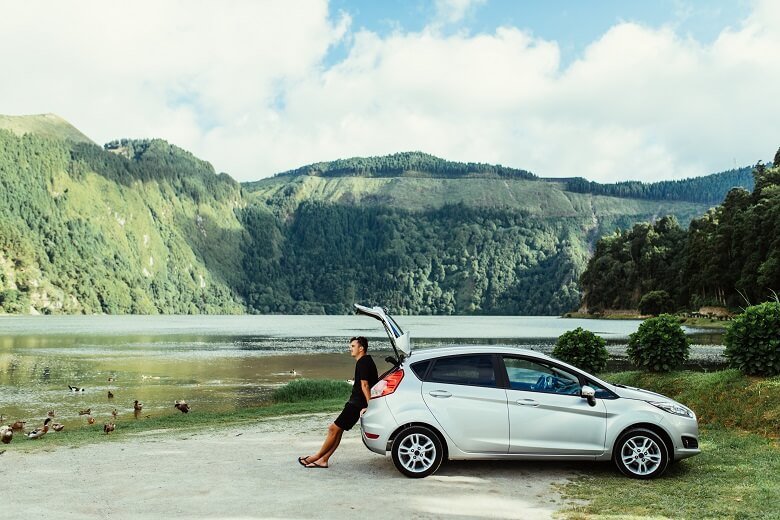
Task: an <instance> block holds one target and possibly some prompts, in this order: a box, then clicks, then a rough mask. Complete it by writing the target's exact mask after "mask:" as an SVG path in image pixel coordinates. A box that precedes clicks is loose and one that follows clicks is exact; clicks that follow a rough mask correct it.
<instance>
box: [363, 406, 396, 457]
mask: <svg viewBox="0 0 780 520" xmlns="http://www.w3.org/2000/svg"><path fill="white" fill-rule="evenodd" d="M396 428H398V423H397V422H396V421H395V419H394V418H393V414H392V413H391V412H390V408H389V407H388V405H387V399H384V398H379V399H372V400H371V402H370V403H369V405H368V409H367V410H366V412H365V413H364V414H363V416H362V417H361V418H360V437H361V438H362V439H363V444H364V445H365V446H366V448H368V449H369V450H371V451H373V452H374V453H378V454H380V455H385V454H387V451H388V448H389V440H390V435H392V434H393V432H394V431H395V430H396Z"/></svg>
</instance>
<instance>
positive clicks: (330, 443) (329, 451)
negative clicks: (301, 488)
mask: <svg viewBox="0 0 780 520" xmlns="http://www.w3.org/2000/svg"><path fill="white" fill-rule="evenodd" d="M343 434H344V430H342V429H341V428H340V427H339V426H337V425H336V424H335V423H333V424H331V425H330V426H328V435H327V436H326V437H325V442H323V443H322V448H320V451H318V452H317V453H315V454H314V455H310V456H308V457H306V458H305V461H308V462H309V464H311V463H317V464H319V465H320V466H327V465H328V459H329V458H330V456H331V455H333V452H334V451H336V448H338V447H339V443H341V436H342V435H343Z"/></svg>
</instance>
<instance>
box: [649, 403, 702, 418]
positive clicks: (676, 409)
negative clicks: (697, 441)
mask: <svg viewBox="0 0 780 520" xmlns="http://www.w3.org/2000/svg"><path fill="white" fill-rule="evenodd" d="M647 402H648V403H650V404H652V405H653V406H655V407H657V408H660V409H661V410H663V411H664V412H669V413H671V414H674V415H682V416H683V417H690V418H691V419H693V418H695V416H694V415H693V412H692V411H690V410H689V409H687V408H686V407H684V406H682V405H679V404H677V403H667V402H665V401H647Z"/></svg>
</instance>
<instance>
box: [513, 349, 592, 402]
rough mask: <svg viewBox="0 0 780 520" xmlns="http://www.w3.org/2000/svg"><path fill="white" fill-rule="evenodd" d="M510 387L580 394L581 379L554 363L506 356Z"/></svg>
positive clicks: (551, 392) (530, 390)
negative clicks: (548, 363) (549, 363)
mask: <svg viewBox="0 0 780 520" xmlns="http://www.w3.org/2000/svg"><path fill="white" fill-rule="evenodd" d="M504 366H505V367H506V373H507V379H508V380H509V388H511V389H513V390H525V391H528V392H544V393H548V394H565V395H579V393H580V389H581V386H580V380H579V378H578V377H577V376H576V375H575V374H572V373H570V372H568V371H566V370H563V369H561V368H559V367H557V366H554V365H547V364H544V363H539V362H536V361H531V360H528V359H523V358H519V357H512V356H504Z"/></svg>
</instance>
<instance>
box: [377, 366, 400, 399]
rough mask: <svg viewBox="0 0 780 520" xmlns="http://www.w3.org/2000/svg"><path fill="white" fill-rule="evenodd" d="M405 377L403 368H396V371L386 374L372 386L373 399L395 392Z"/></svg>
mask: <svg viewBox="0 0 780 520" xmlns="http://www.w3.org/2000/svg"><path fill="white" fill-rule="evenodd" d="M403 378H404V371H403V370H396V371H395V372H393V373H391V374H388V375H386V376H385V378H384V379H382V380H381V381H379V382H378V383H377V384H375V385H374V386H372V387H371V399H376V398H377V397H384V396H386V395H390V394H392V393H393V392H395V389H396V388H398V385H399V384H400V383H401V380H402V379H403Z"/></svg>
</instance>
